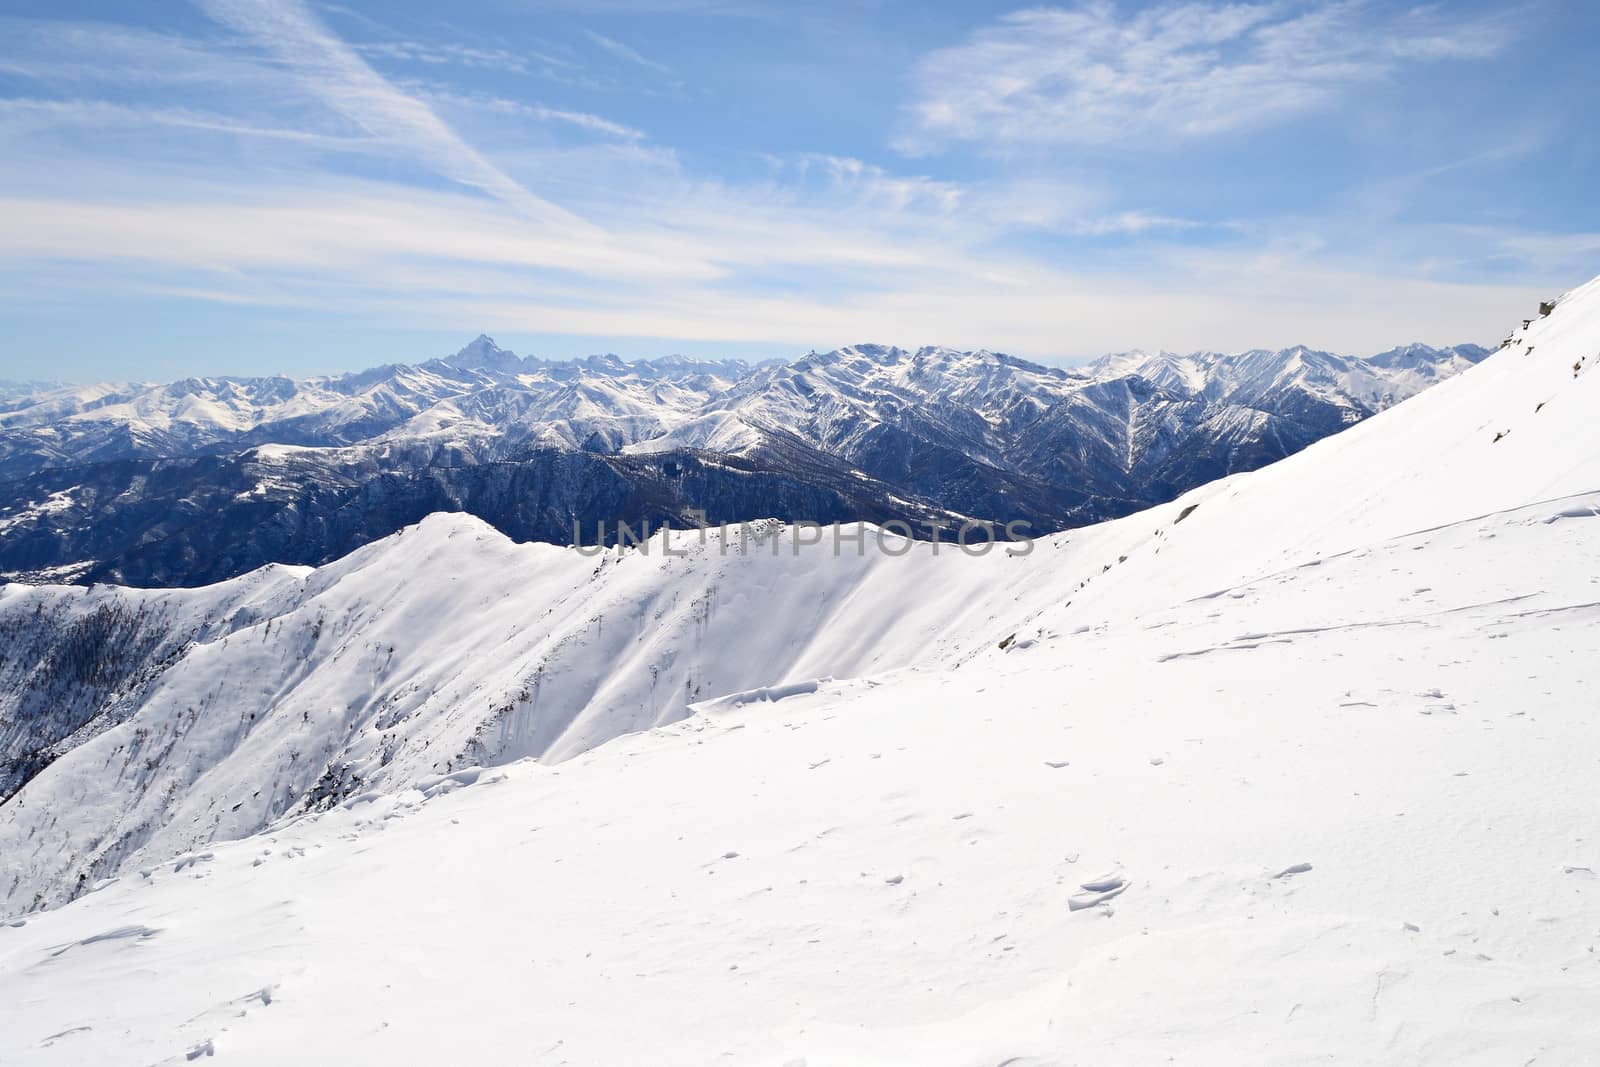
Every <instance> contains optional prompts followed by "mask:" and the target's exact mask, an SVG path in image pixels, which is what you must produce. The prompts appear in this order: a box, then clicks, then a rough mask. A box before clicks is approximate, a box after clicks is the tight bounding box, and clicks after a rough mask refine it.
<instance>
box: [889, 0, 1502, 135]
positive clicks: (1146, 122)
mask: <svg viewBox="0 0 1600 1067" xmlns="http://www.w3.org/2000/svg"><path fill="white" fill-rule="evenodd" d="M1504 43H1505V38H1504V35H1503V32H1502V30H1501V27H1500V26H1499V24H1498V23H1495V22H1485V21H1482V20H1477V21H1458V22H1454V23H1452V22H1450V21H1448V20H1446V18H1445V17H1444V16H1443V15H1442V14H1440V13H1439V12H1437V11H1433V10H1430V9H1422V8H1418V9H1413V10H1411V11H1409V12H1406V13H1404V14H1402V15H1399V16H1393V17H1384V16H1379V15H1374V14H1372V13H1371V12H1370V10H1369V5H1368V4H1366V3H1364V2H1361V0H1332V2H1327V0H1323V2H1314V3H1231V4H1215V3H1200V2H1192V0H1190V2H1177V3H1167V4H1163V5H1159V6H1156V7H1153V8H1148V9H1145V10H1143V11H1139V12H1136V13H1125V11H1124V9H1123V8H1121V7H1119V6H1118V5H1117V4H1115V3H1113V2H1111V0H1088V2H1084V3H1081V4H1078V5H1076V6H1073V7H1065V8H1062V7H1040V8H1032V9H1029V10H1024V11H1018V12H1016V13H1014V14H1011V15H1007V16H1005V17H1004V18H1002V19H1000V20H999V21H998V22H997V23H995V24H993V25H990V26H988V27H986V28H984V29H982V30H980V31H979V32H977V33H976V34H975V35H973V36H972V37H971V38H970V39H969V40H968V41H966V42H965V43H963V44H960V45H956V46H954V47H950V48H945V49H942V50H939V51H936V52H933V53H931V54H930V55H928V56H927V57H925V58H924V59H923V61H922V62H921V63H920V64H919V65H918V67H917V70H916V72H915V85H916V99H915V101H914V102H913V104H912V105H911V108H910V116H911V120H912V130H911V132H909V133H908V134H907V135H906V136H905V137H903V138H902V139H901V141H900V144H899V146H900V147H901V148H902V149H904V150H905V151H907V152H912V153H916V152H921V151H927V150H931V149H932V148H934V147H936V146H937V145H939V144H941V143H943V142H946V141H952V140H954V141H974V142H986V143H993V144H1001V145H1004V144H1013V145H1016V144H1034V145H1041V144H1044V145H1048V144H1062V145H1073V144H1077V145H1086V144H1087V145H1095V144H1112V143H1120V142H1130V141H1139V142H1146V143H1148V142H1150V141H1152V140H1154V141H1156V142H1168V141H1171V140H1173V139H1183V138H1191V137H1200V136H1206V135H1212V134H1220V133H1227V132H1230V131H1234V130H1240V129H1246V128H1250V127H1256V126H1261V125H1265V124H1268V123H1272V122H1276V121H1280V120H1283V119H1286V118H1288V117H1290V116H1293V115H1298V114H1302V113H1304V112H1307V111H1310V110H1313V109H1315V108H1318V107H1321V106H1323V105H1325V104H1327V103H1329V102H1330V101H1332V100H1333V99H1335V98H1336V97H1338V96H1339V95H1340V94H1341V93H1342V92H1344V91H1345V90H1347V89H1348V88H1349V87H1351V86H1353V85H1357V84H1361V83H1364V82H1372V81H1375V80H1378V79H1381V78H1384V77H1385V76H1387V75H1389V74H1390V73H1391V72H1393V71H1394V70H1396V69H1397V68H1398V67H1399V66H1400V65H1401V64H1402V63H1405V62H1411V61H1421V60H1438V59H1464V58H1473V57H1483V56H1489V55H1493V54H1495V53H1496V52H1497V51H1498V50H1499V49H1500V48H1501V47H1503V45H1504Z"/></svg>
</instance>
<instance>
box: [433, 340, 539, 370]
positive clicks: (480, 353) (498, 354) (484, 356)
mask: <svg viewBox="0 0 1600 1067" xmlns="http://www.w3.org/2000/svg"><path fill="white" fill-rule="evenodd" d="M440 362H442V363H446V364H449V365H450V366H452V367H459V368H460V369H462V370H493V371H501V372H506V373H514V372H516V371H519V370H521V369H522V360H521V359H520V358H519V357H518V356H517V354H516V353H515V352H512V351H511V350H510V349H506V348H501V347H500V346H499V345H497V344H495V343H494V338H493V337H490V336H489V335H488V334H486V333H480V334H479V335H478V336H477V337H475V338H473V340H472V342H471V343H470V344H468V345H467V346H466V347H464V348H462V349H461V351H459V352H457V353H456V354H455V355H453V356H446V357H445V358H444V359H442V360H441V361H440Z"/></svg>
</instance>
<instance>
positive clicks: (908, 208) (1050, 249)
mask: <svg viewBox="0 0 1600 1067" xmlns="http://www.w3.org/2000/svg"><path fill="white" fill-rule="evenodd" d="M1597 8H1600V5H1594V4H1591V3H1588V2H1586V0H1585V2H1578V0H1528V2H1526V3H1516V4H1506V3H1480V2H1463V3H1458V2H1450V3H1440V4H1432V5H1423V6H1418V5H1414V4H1395V3H1382V2H1377V0H1369V2H1361V0H1326V2H1325V0H1280V2H1267V3H1235V4H1218V3H1208V2H1187V0H1178V2H1171V3H1137V2H1121V3H1117V2H1111V0H1091V2H1086V3H1066V4H1061V5H1047V6H1037V7H1019V6H1017V5H1013V4H995V3H975V2H950V3H942V2H932V0H923V2H918V3H898V2H891V0H858V2H855V3H828V2H816V3H808V4H790V3H777V2H772V0H586V2H579V0H570V2H559V0H558V2H542V0H479V2H475V0H458V2H456V3H455V4H452V5H448V6H445V5H439V4H437V3H423V2H420V0H391V2H386V3H383V4H376V3H367V2H364V0H340V2H337V3H316V2H312V0H196V2H194V3H192V4H186V3H179V2H162V3H156V4H137V5H136V4H129V3H126V2H122V3H112V2H106V0H51V2H49V3H18V2H16V0H7V2H4V3H0V138H3V148H4V151H3V152H0V232H3V233H4V237H3V239H0V337H3V339H4V345H3V350H0V377H10V378H60V379H68V380H84V379H90V378H146V379H160V378H170V377H176V376H182V375H187V374H199V373H273V372H285V373H308V372H318V371H333V370H340V369H353V368H357V367H361V366H366V365H369V364H373V363H377V362H385V361H393V360H415V359H421V358H426V357H428V356H432V355H436V354H440V353H443V352H446V351H451V350H454V349H455V348H458V347H460V345H462V344H464V343H465V342H466V341H467V340H469V339H470V338H471V337H472V336H473V335H475V334H477V333H478V332H480V331H484V332H488V333H491V334H492V335H494V336H495V337H496V338H497V339H498V340H499V341H500V342H501V343H502V344H505V345H507V346H508V347H513V348H515V349H517V350H518V351H521V352H528V353H534V354H539V355H546V356H565V355H581V354H586V353H589V352H595V351H615V352H617V353H619V354H622V355H624V356H628V357H633V356H651V355H660V354H664V353H668V352H688V353H695V354H710V355H747V356H753V357H765V356H771V355H787V354H793V353H795V352H799V351H804V350H805V349H808V348H812V347H834V346H837V345H841V344H848V343H852V342H858V341H883V342H892V343H898V344H903V345H920V344H934V343H938V344H950V345H957V346H960V347H988V348H994V349H1001V350H1005V351H1011V352H1015V353H1018V354H1022V355H1027V356H1031V357H1035V358H1042V359H1046V360H1052V361H1072V360H1077V359H1081V358H1085V357H1089V356H1093V355H1096V354H1099V353H1101V352H1104V351H1109V350H1120V349H1127V348H1133V347H1143V348H1157V347H1165V348H1174V349H1182V350H1190V349H1195V348H1217V349H1228V350H1233V349H1240V348H1246V347H1254V346H1269V345H1270V346H1279V345H1287V344H1292V343H1306V344H1311V345H1316V346H1319V347H1325V348H1330V349H1335V350H1339V351H1348V352H1358V353H1360V352H1371V351H1376V350H1378V349H1381V348H1385V347H1389V346H1391V345H1394V344H1398V343H1402V342H1407V341H1412V340H1422V341H1428V342H1431V343H1451V342H1456V341H1462V340H1474V341H1483V342H1491V341H1494V340H1497V339H1498V337H1499V336H1500V333H1501V331H1503V330H1504V329H1505V328H1506V327H1508V326H1509V325H1511V324H1512V323H1513V320H1515V319H1517V318H1519V317H1521V316H1523V315H1524V314H1526V313H1527V312H1528V311H1529V310H1530V309H1531V307H1532V305H1533V301H1534V300H1535V299H1537V298H1538V297H1540V296H1546V295H1551V294H1553V293H1554V292H1556V291H1559V290H1561V289H1563V288H1567V287H1570V286H1571V285H1574V284H1577V283H1578V282H1580V281H1583V280H1586V279H1587V278H1588V277H1590V276H1592V275H1593V274H1595V273H1597V272H1600V199H1597V198H1596V197H1595V196H1594V195H1593V190H1594V187H1595V185H1596V180H1595V179H1596V175H1597V174H1600V166H1597V164H1600V158H1597V154H1600V144H1597V141H1600V138H1597V137H1596V136H1595V131H1596V129H1597V124H1596V116H1597V114H1600V79H1597V78H1595V77H1594V74H1593V70H1594V62H1595V59H1596V55H1595V53H1596V49H1597V45H1600V10H1597Z"/></svg>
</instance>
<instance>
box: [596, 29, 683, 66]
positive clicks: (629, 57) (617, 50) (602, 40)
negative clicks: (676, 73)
mask: <svg viewBox="0 0 1600 1067" xmlns="http://www.w3.org/2000/svg"><path fill="white" fill-rule="evenodd" d="M583 35H584V36H585V37H587V38H589V40H591V41H593V42H594V43H595V44H596V45H598V46H599V47H600V48H601V49H603V50H604V51H606V52H609V53H610V54H612V55H614V56H616V57H617V58H618V59H622V60H626V61H627V62H629V63H632V64H634V65H635V66H639V67H643V68H645V69H646V70H653V71H655V72H656V73H657V74H668V75H670V74H672V68H671V67H669V66H667V65H666V64H665V63H657V62H656V61H655V60H653V59H651V58H650V57H649V56H647V55H645V54H644V53H642V52H640V51H639V50H638V49H636V48H634V47H633V46H632V45H630V44H627V43H625V42H623V41H619V40H617V39H616V38H615V37H607V36H606V35H605V34H603V33H596V32H595V31H593V30H584V31H583Z"/></svg>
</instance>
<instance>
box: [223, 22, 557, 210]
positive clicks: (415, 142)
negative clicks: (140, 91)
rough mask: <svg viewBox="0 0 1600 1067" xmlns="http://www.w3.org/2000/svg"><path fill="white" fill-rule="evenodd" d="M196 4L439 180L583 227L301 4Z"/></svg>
mask: <svg viewBox="0 0 1600 1067" xmlns="http://www.w3.org/2000/svg"><path fill="white" fill-rule="evenodd" d="M198 2H199V5H200V7H201V9H202V10H204V11H205V12H206V13H207V14H208V15H210V16H211V17H212V18H213V19H215V20H216V21H217V22H219V23H221V24H222V25H224V26H227V27H229V28H231V29H233V30H235V31H237V32H239V33H242V34H244V35H245V36H246V37H248V38H249V39H251V40H253V41H254V42H256V43H257V44H259V45H260V46H261V47H263V48H265V49H267V50H268V51H269V52H270V53H271V54H272V55H274V56H275V57H276V58H277V59H278V61H279V62H281V63H283V64H284V65H285V66H286V67H287V68H288V69H289V70H290V71H292V72H293V73H294V75H295V76H296V77H297V78H298V80H299V81H300V83H301V84H302V85H303V86H304V87H305V88H306V89H307V90H308V91H309V92H311V93H312V94H313V95H315V96H316V97H317V98H318V99H320V100H321V101H322V102H323V103H324V104H325V105H326V106H327V107H329V108H331V109H332V110H334V111H335V112H337V113H339V114H341V115H343V116H344V117H345V118H347V119H349V120H350V121H352V122H354V123H355V124H356V125H358V126H359V127H361V128H362V129H364V130H366V131H367V132H368V133H369V134H371V135H372V136H374V137H377V138H381V139H385V140H391V141H398V142H403V143H405V144H407V145H409V146H411V148H413V149H414V150H415V152H416V153H417V155H418V156H419V157H420V158H421V159H424V160H426V161H427V162H428V164H429V165H430V166H431V167H433V168H434V169H435V170H436V171H437V172H438V173H439V174H441V175H443V176H445V177H447V178H449V179H451V180H452V181H456V182H459V183H461V184H463V185H470V186H473V187H476V188H478V189H481V190H483V191H484V192H486V193H488V194H489V195H491V196H493V197H495V198H496V199H498V200H500V201H502V202H504V203H506V204H508V205H510V206H511V207H513V208H515V209H516V210H518V211H519V212H521V213H522V214H524V215H526V216H528V217H530V218H536V219H540V220H543V221H545V222H548V223H551V224H559V225H562V226H568V227H570V226H575V225H579V224H580V220H578V219H577V218H576V217H575V216H573V215H571V214H570V213H569V212H566V211H564V210H562V209H561V208H559V207H557V206H556V205H554V204H552V203H550V202H548V201H546V200H544V199H542V198H541V197H538V196H536V195H534V194H533V193H531V192H529V191H528V189H527V188H526V187H524V186H523V185H522V184H520V183H519V182H517V181H516V180H515V179H514V178H512V177H511V176H510V175H509V174H507V173H506V172H505V171H504V170H502V169H501V168H499V167H498V166H496V165H495V164H494V163H493V162H492V161H490V160H489V159H488V158H487V157H485V156H484V155H483V154H482V153H480V152H479V151H478V150H477V149H476V148H474V147H473V146H472V145H470V144H468V143H467V142H466V141H465V140H464V139H462V138H461V137H460V136H459V135H457V134H456V132H455V131H454V130H452V129H451V128H450V127H449V126H448V125H447V124H446V123H445V122H444V121H443V120H442V119H440V118H439V116H438V115H437V114H436V113H435V112H434V111H433V109H432V108H430V107H429V106H428V105H427V104H426V103H425V102H424V101H422V100H420V99H419V98H417V97H415V96H412V95H410V94H407V93H405V92H404V91H402V90H401V89H399V88H398V87H396V86H395V85H394V84H393V83H391V82H390V81H388V80H387V79H385V78H384V77H383V76H382V75H381V74H379V73H378V72H377V71H375V70H374V69H373V68H372V67H371V66H370V65H368V63H367V62H366V60H364V59H362V58H361V56H360V55H359V54H358V53H357V52H356V51H355V50H354V49H353V48H351V47H350V46H349V45H348V44H346V43H345V42H344V41H342V40H341V39H339V38H338V37H336V36H334V35H333V34H332V33H331V32H329V31H328V29H327V28H326V27H324V26H323V25H322V23H321V22H319V21H318V20H317V19H316V17H315V16H314V15H313V14H312V13H311V11H310V10H309V9H308V8H307V7H306V6H305V4H303V3H302V2H301V0H198Z"/></svg>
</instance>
